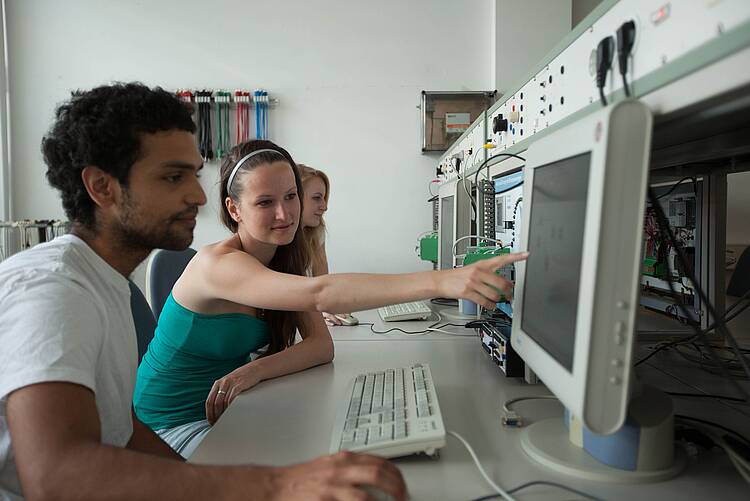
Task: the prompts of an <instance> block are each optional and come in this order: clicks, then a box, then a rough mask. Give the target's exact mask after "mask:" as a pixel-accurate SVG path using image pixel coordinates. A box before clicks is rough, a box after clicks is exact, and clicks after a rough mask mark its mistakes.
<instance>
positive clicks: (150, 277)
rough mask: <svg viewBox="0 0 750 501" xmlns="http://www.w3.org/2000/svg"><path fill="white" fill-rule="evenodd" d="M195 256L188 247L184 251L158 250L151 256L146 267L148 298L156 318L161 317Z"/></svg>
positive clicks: (193, 251)
mask: <svg viewBox="0 0 750 501" xmlns="http://www.w3.org/2000/svg"><path fill="white" fill-rule="evenodd" d="M195 254H196V251H195V250H194V249H191V248H189V247H188V248H187V249H185V250H184V251H171V250H163V249H158V250H157V251H155V252H154V253H153V254H152V255H151V258H150V259H149V260H148V265H147V266H146V290H147V292H146V297H147V298H148V303H149V304H150V305H151V311H153V312H154V318H157V319H158V318H159V315H161V309H162V308H163V307H164V303H165V302H166V301H167V297H169V293H170V292H172V287H174V284H175V282H177V279H178V278H180V275H182V272H183V271H184V270H185V266H187V264H188V262H190V260H191V259H193V256H195Z"/></svg>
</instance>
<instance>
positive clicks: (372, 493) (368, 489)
mask: <svg viewBox="0 0 750 501" xmlns="http://www.w3.org/2000/svg"><path fill="white" fill-rule="evenodd" d="M359 488H360V489H361V490H363V491H365V493H366V494H367V496H368V499H374V500H375V501H396V498H394V497H393V496H391V495H390V494H387V493H385V492H383V491H381V490H380V489H378V488H377V487H373V486H371V485H360V486H359Z"/></svg>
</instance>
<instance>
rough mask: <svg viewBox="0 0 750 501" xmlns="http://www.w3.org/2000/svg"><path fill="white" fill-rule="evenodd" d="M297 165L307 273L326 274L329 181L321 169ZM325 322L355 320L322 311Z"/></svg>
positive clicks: (353, 322)
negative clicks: (308, 256)
mask: <svg viewBox="0 0 750 501" xmlns="http://www.w3.org/2000/svg"><path fill="white" fill-rule="evenodd" d="M297 166H298V167H299V173H300V177H301V178H302V186H303V188H304V197H305V200H304V204H303V207H304V209H303V214H302V225H303V231H304V233H305V236H306V237H307V241H308V243H309V244H310V247H311V249H310V251H311V252H310V254H311V257H312V264H311V268H310V270H309V273H310V275H312V276H314V277H318V276H320V275H327V274H328V256H326V242H325V233H326V223H325V221H324V220H323V214H325V213H326V211H327V210H328V197H329V195H330V192H331V182H330V181H329V180H328V176H326V174H325V172H323V171H319V170H317V169H313V168H312V167H309V166H307V165H304V164H297ZM323 318H325V321H326V323H327V324H328V325H356V324H357V323H359V322H358V320H357V319H356V318H355V317H353V316H352V315H351V314H349V313H335V314H333V313H326V312H324V313H323Z"/></svg>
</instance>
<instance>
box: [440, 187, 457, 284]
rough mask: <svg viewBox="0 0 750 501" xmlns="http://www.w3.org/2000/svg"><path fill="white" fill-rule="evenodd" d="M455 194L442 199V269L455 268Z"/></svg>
mask: <svg viewBox="0 0 750 501" xmlns="http://www.w3.org/2000/svg"><path fill="white" fill-rule="evenodd" d="M453 203H454V199H453V196H450V197H443V198H441V199H440V269H441V270H450V269H451V268H453Z"/></svg>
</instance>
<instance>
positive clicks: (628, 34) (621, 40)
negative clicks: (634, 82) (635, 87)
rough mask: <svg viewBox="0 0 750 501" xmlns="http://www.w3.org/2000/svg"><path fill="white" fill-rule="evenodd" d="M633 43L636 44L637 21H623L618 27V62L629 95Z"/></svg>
mask: <svg viewBox="0 0 750 501" xmlns="http://www.w3.org/2000/svg"><path fill="white" fill-rule="evenodd" d="M633 44H635V23H634V22H633V21H628V22H626V23H622V24H621V25H620V27H619V28H617V64H618V66H619V67H620V75H622V86H623V87H624V89H625V95H626V96H627V97H630V87H629V86H628V78H627V73H628V58H629V57H630V53H631V52H632V51H633Z"/></svg>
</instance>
